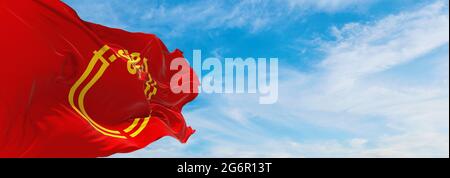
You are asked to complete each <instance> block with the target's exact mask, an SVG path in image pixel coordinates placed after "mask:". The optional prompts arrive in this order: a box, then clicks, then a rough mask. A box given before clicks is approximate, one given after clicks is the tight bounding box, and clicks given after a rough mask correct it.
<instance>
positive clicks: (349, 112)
mask: <svg viewBox="0 0 450 178" xmlns="http://www.w3.org/2000/svg"><path fill="white" fill-rule="evenodd" d="M373 2H376V0H373V1H358V0H318V1H307V0H286V1H281V0H280V1H277V0H274V1H265V0H263V1H260V0H249V1H233V2H230V1H227V2H225V1H212V0H211V1H210V0H207V1H188V2H183V3H176V4H169V3H167V2H166V1H158V2H153V1H152V2H143V1H132V2H131V1H130V2H129V4H128V5H129V6H127V7H128V10H127V11H126V12H123V11H117V9H116V8H117V7H122V6H121V4H123V3H125V2H124V1H107V2H106V1H103V2H102V3H100V5H97V6H99V7H98V8H99V9H104V8H109V9H113V10H111V13H110V14H108V16H111V18H105V19H103V17H102V15H104V14H101V13H93V12H96V10H94V9H91V10H89V8H88V7H86V5H90V4H91V1H77V3H79V6H78V7H79V8H78V9H80V10H83V9H85V11H89V12H91V11H92V12H91V13H89V12H81V13H82V14H84V15H83V16H84V17H86V18H87V20H93V19H94V21H96V22H98V23H104V24H106V25H114V26H124V27H127V28H140V29H146V30H148V31H150V32H161V33H164V34H165V35H168V36H174V35H180V34H182V33H185V32H186V31H199V32H196V33H187V34H189V35H198V34H199V33H209V32H210V31H214V30H217V29H221V30H224V29H225V30H226V29H242V30H243V31H247V32H248V33H262V32H265V31H270V30H272V29H273V28H277V27H279V26H278V25H283V24H284V23H289V22H290V21H295V20H299V19H301V18H303V17H306V16H305V15H307V14H311V13H318V12H321V13H331V14H332V13H339V12H341V11H342V12H347V11H352V10H354V9H355V8H356V9H358V8H360V7H362V6H364V5H367V3H369V4H370V3H373ZM74 3H75V2H74ZM77 3H75V4H77ZM113 3H115V4H113ZM83 4H84V5H83ZM102 4H103V5H102ZM108 4H109V5H108ZM426 4H429V5H426ZM81 7H83V8H81ZM86 8H87V10H86ZM91 8H95V7H91ZM118 9H120V8H118ZM405 9H406V8H405ZM99 12H102V13H103V12H105V13H109V12H108V11H100V10H99ZM113 12H114V13H113ZM329 29H330V30H329V32H318V33H330V35H332V36H333V37H334V40H330V39H328V38H327V39H319V40H317V41H318V42H317V41H316V42H314V44H320V47H319V49H320V50H321V52H322V53H323V56H324V57H323V58H321V59H320V61H321V62H320V63H319V64H318V65H317V66H315V67H314V70H312V72H300V71H298V70H295V69H293V67H291V68H290V69H287V68H282V69H280V70H279V72H280V79H281V81H280V84H279V86H280V91H279V93H280V96H279V101H278V103H277V104H275V105H269V106H267V105H258V102H257V101H258V100H257V96H253V95H207V94H202V95H201V96H200V99H201V100H202V102H206V104H202V105H201V107H199V108H196V109H192V110H186V111H185V112H184V113H185V115H186V118H187V119H188V122H189V123H190V124H191V125H192V126H193V127H194V128H196V129H197V133H196V134H195V135H193V137H192V139H191V140H190V142H189V143H188V144H187V145H181V144H179V143H177V142H176V141H174V140H173V139H170V138H164V139H162V140H161V141H158V142H156V143H154V144H152V145H150V146H149V147H148V148H146V149H143V150H140V151H137V152H135V153H132V154H125V155H115V156H119V157H122V156H125V157H130V156H131V157H228V156H232V157H236V156H237V157H364V156H370V157H448V156H449V151H448V150H449V136H448V133H449V130H448V125H449V119H448V118H449V74H448V71H449V60H448V58H449V55H448V45H449V41H448V39H449V32H448V31H449V17H448V2H446V1H444V0H437V1H433V2H430V1H429V2H427V3H423V4H422V6H421V7H418V8H416V9H412V10H411V9H409V10H408V9H407V10H404V11H403V12H400V13H392V14H391V15H388V16H384V17H382V18H380V19H376V20H370V21H367V22H361V21H359V22H354V23H345V24H344V25H331V26H330V28H329ZM291 30H292V29H291ZM228 37H230V36H228ZM230 38H234V36H231V37H230ZM287 44H289V43H286V45H287ZM307 47H308V48H310V46H307ZM224 48H226V49H231V48H233V46H225V47H224ZM220 51H221V50H218V51H216V52H214V51H213V52H212V53H213V54H212V55H213V56H224V55H226V54H222V53H220ZM225 57H227V56H225ZM282 60H286V61H288V62H293V61H295V60H296V59H282ZM281 67H283V66H281Z"/></svg>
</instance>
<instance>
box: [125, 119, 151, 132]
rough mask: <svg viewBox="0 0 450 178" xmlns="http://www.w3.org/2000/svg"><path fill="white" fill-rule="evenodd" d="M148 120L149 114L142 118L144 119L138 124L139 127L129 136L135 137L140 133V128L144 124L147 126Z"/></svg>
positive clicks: (142, 127)
mask: <svg viewBox="0 0 450 178" xmlns="http://www.w3.org/2000/svg"><path fill="white" fill-rule="evenodd" d="M149 120H150V116H148V117H146V118H145V119H144V121H143V122H142V124H141V126H139V128H138V129H137V130H136V132H134V133H132V134H131V135H130V136H131V137H136V136H137V135H138V134H139V133H141V132H142V130H144V128H145V126H147V124H148V121H149Z"/></svg>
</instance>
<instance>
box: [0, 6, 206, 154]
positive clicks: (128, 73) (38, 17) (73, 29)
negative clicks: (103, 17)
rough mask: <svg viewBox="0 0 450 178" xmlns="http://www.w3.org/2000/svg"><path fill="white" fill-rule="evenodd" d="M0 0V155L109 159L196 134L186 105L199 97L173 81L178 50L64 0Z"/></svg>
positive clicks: (194, 80) (194, 81) (194, 79)
mask: <svg viewBox="0 0 450 178" xmlns="http://www.w3.org/2000/svg"><path fill="white" fill-rule="evenodd" d="M0 3H1V4H0V20H1V21H0V22H1V24H2V25H1V26H2V27H1V28H0V29H1V30H0V37H1V38H0V39H1V41H0V49H1V51H2V52H1V55H0V56H1V59H2V60H1V65H0V68H1V69H0V71H1V75H0V82H1V87H0V88H1V89H0V90H1V92H0V157H99V156H109V155H111V154H114V153H125V152H131V151H134V150H137V149H140V148H143V147H145V146H146V145H148V144H149V143H151V142H153V141H156V140H158V139H159V138H161V137H164V136H172V137H175V138H177V139H178V140H180V141H181V142H186V141H187V139H188V138H189V136H190V135H191V134H192V133H193V132H194V130H192V129H191V128H190V127H188V126H186V123H185V121H184V118H183V116H182V114H181V110H182V107H183V105H185V104H186V103H188V102H189V101H191V100H193V99H194V98H195V97H196V96H197V94H196V93H179V94H177V93H173V92H172V91H171V89H170V85H169V84H170V80H171V77H172V76H173V75H175V74H176V73H177V71H174V70H170V63H171V61H172V60H174V59H175V58H180V57H183V56H182V53H181V52H180V51H179V50H175V52H172V53H170V52H168V50H167V48H166V47H165V45H164V44H163V43H162V42H161V40H160V39H158V38H157V37H156V36H155V35H151V34H144V33H130V32H126V31H123V30H120V29H113V28H108V27H104V26H101V25H97V24H93V23H89V22H85V21H82V20H81V19H80V18H79V17H78V16H77V14H76V12H75V11H73V10H72V9H71V8H70V7H68V6H67V5H65V4H64V3H62V2H60V1H57V0H45V1H15V0H0ZM190 72H191V73H190V76H191V78H190V79H191V80H190V81H189V82H190V84H191V85H190V86H191V87H192V88H196V87H197V86H198V79H197V77H196V75H195V74H194V72H193V70H192V69H191V68H190Z"/></svg>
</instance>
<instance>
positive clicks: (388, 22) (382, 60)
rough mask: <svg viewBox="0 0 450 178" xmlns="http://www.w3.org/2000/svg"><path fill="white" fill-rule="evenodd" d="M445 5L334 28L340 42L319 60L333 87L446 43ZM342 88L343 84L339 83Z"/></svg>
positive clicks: (446, 14) (447, 36) (440, 3)
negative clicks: (373, 21) (326, 56)
mask: <svg viewBox="0 0 450 178" xmlns="http://www.w3.org/2000/svg"><path fill="white" fill-rule="evenodd" d="M447 7H448V6H447V4H446V3H444V2H443V1H439V2H437V3H435V4H432V5H429V6H427V7H425V8H422V9H420V10H418V11H417V12H414V13H402V14H398V15H392V16H389V17H387V18H384V19H382V20H380V21H377V22H375V23H371V24H368V25H364V24H356V23H351V24H347V25H345V26H344V27H342V28H341V29H337V28H333V33H334V34H335V35H336V37H337V39H339V41H338V42H337V44H332V45H331V46H330V47H328V48H326V49H325V50H326V51H329V56H328V58H327V59H325V60H324V61H323V63H322V67H324V68H326V69H328V71H329V72H330V74H329V75H330V76H332V79H331V80H332V81H333V82H336V83H334V84H333V85H335V87H341V86H342V85H351V84H352V83H353V82H355V80H357V79H358V78H360V77H364V76H365V75H368V74H371V73H376V72H380V71H383V70H387V69H389V68H391V67H393V66H396V65H399V64H402V63H406V62H408V61H411V60H414V59H416V58H418V57H420V56H421V55H424V54H427V53H428V52H430V51H431V50H433V49H435V48H437V47H439V46H442V45H443V44H446V43H448V39H449V19H448V13H446V9H447ZM447 12H448V11H447ZM342 87H345V86H342Z"/></svg>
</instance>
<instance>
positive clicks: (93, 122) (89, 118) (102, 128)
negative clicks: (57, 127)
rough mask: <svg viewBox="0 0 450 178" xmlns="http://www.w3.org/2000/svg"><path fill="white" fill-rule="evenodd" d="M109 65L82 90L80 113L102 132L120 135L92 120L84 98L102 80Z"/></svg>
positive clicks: (79, 98) (79, 104) (101, 68)
mask: <svg viewBox="0 0 450 178" xmlns="http://www.w3.org/2000/svg"><path fill="white" fill-rule="evenodd" d="M108 66H109V64H108V63H104V64H103V65H102V66H101V67H100V69H99V71H98V72H97V73H96V74H95V75H94V77H93V78H92V80H91V81H89V83H87V84H86V86H85V87H84V88H83V89H82V90H81V92H80V95H79V97H78V106H79V107H80V111H81V113H83V114H84V115H85V116H86V118H87V119H88V120H89V121H91V122H92V124H94V125H95V126H96V127H98V128H100V129H101V130H104V131H106V132H110V133H114V134H120V132H119V131H117V130H110V129H107V128H105V127H103V126H101V125H99V124H97V123H96V122H95V121H94V120H92V118H91V117H90V116H89V115H88V114H87V113H86V110H85V108H84V97H85V96H86V93H87V92H88V91H89V89H90V88H91V87H92V86H93V85H94V84H95V82H97V80H98V79H100V77H101V76H102V75H103V73H104V72H105V70H106V68H108Z"/></svg>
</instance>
